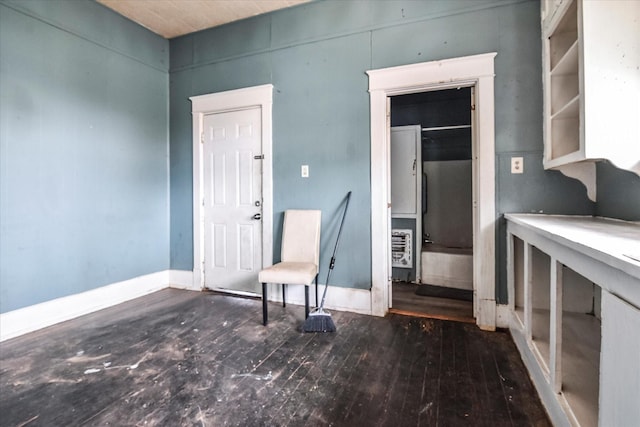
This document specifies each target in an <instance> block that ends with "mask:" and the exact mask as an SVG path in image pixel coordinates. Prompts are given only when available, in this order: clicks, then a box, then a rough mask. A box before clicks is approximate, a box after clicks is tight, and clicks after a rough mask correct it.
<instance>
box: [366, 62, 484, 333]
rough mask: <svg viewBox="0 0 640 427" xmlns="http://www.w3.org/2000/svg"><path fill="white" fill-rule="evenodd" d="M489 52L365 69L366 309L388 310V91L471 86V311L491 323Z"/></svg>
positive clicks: (480, 322)
mask: <svg viewBox="0 0 640 427" xmlns="http://www.w3.org/2000/svg"><path fill="white" fill-rule="evenodd" d="M495 56H496V53H495V52H492V53H486V54H480V55H473V56H467V57H460V58H453V59H446V60H440V61H431V62H425V63H418V64H411V65H405V66H398V67H391V68H384V69H378V70H370V71H367V74H368V75H369V93H370V105H371V190H372V191H371V227H372V233H371V245H372V247H371V265H372V271H371V280H372V287H371V312H372V314H374V315H378V316H384V315H385V314H386V313H387V312H388V310H389V302H390V301H389V299H390V296H391V295H390V292H389V288H390V286H389V284H390V282H391V262H390V259H391V256H390V251H391V241H390V240H391V215H390V185H389V168H390V166H389V165H390V159H389V139H390V137H389V134H390V128H391V126H390V125H391V122H390V116H391V114H390V106H391V100H390V97H392V96H396V95H403V94H411V93H419V92H426V91H431V90H440V89H451V88H457V87H461V86H474V87H475V106H474V109H473V114H472V120H473V121H474V123H473V126H472V128H473V129H474V135H475V138H476V147H477V151H476V152H474V153H473V159H472V168H473V170H472V173H473V189H472V192H473V247H474V249H475V253H476V256H474V258H473V293H474V298H473V313H474V317H475V319H476V324H477V325H478V326H479V327H480V328H481V329H485V330H494V329H495V326H496V301H495V289H496V288H495V286H496V283H495V262H496V259H495V243H496V242H495V239H496V235H495V225H496V224H495V223H496V217H495V149H494V146H495V143H494V76H495V74H494V58H495Z"/></svg>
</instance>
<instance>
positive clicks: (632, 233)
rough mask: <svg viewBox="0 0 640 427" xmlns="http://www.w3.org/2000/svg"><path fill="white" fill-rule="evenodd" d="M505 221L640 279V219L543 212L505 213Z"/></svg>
mask: <svg viewBox="0 0 640 427" xmlns="http://www.w3.org/2000/svg"><path fill="white" fill-rule="evenodd" d="M504 216H505V218H506V219H507V221H511V222H513V223H515V224H519V225H521V226H523V227H525V228H528V229H531V230H532V231H535V232H536V233H539V234H541V235H543V236H545V237H547V238H549V239H550V240H553V241H556V242H558V243H560V244H562V245H565V246H568V247H570V248H572V249H574V250H576V251H578V252H581V253H583V254H585V255H588V256H590V257H592V258H594V259H597V260H599V261H602V262H604V263H606V264H608V265H611V266H612V267H615V268H618V269H620V270H622V271H624V272H626V273H627V274H629V275H631V276H632V277H635V278H637V279H638V280H640V222H638V221H622V220H617V219H610V218H602V217H592V216H575V215H542V214H505V215H504Z"/></svg>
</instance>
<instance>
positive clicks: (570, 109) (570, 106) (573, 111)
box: [551, 95, 580, 120]
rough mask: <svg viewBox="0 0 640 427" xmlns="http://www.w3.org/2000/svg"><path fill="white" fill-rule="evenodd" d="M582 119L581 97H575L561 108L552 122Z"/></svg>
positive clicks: (554, 115)
mask: <svg viewBox="0 0 640 427" xmlns="http://www.w3.org/2000/svg"><path fill="white" fill-rule="evenodd" d="M578 117H580V95H576V96H574V97H573V98H572V99H571V101H569V102H567V103H566V104H564V106H562V107H560V108H559V109H558V111H557V112H555V113H553V114H552V115H551V120H556V119H568V118H578Z"/></svg>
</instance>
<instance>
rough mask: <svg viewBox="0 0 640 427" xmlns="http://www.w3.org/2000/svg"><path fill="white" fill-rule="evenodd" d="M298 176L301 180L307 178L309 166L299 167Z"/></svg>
mask: <svg viewBox="0 0 640 427" xmlns="http://www.w3.org/2000/svg"><path fill="white" fill-rule="evenodd" d="M300 176H302V177H303V178H309V165H302V166H301V167H300Z"/></svg>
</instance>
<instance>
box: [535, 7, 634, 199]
mask: <svg viewBox="0 0 640 427" xmlns="http://www.w3.org/2000/svg"><path fill="white" fill-rule="evenodd" d="M541 16H542V52H543V61H542V62H543V84H544V147H545V154H544V166H545V168H546V169H559V170H561V171H562V172H563V173H565V174H566V175H568V176H571V177H574V178H577V179H580V180H581V181H582V182H583V183H584V184H585V185H586V187H587V190H588V194H589V197H590V198H591V199H593V200H595V198H596V194H595V164H594V161H597V160H601V159H607V160H610V161H611V162H612V163H613V164H614V165H616V166H617V167H619V168H622V169H627V170H630V171H633V172H635V173H637V174H638V175H640V119H639V118H640V100H639V99H640V96H639V95H640V30H638V22H640V1H627V0H610V1H595V0H543V1H542V15H541Z"/></svg>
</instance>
